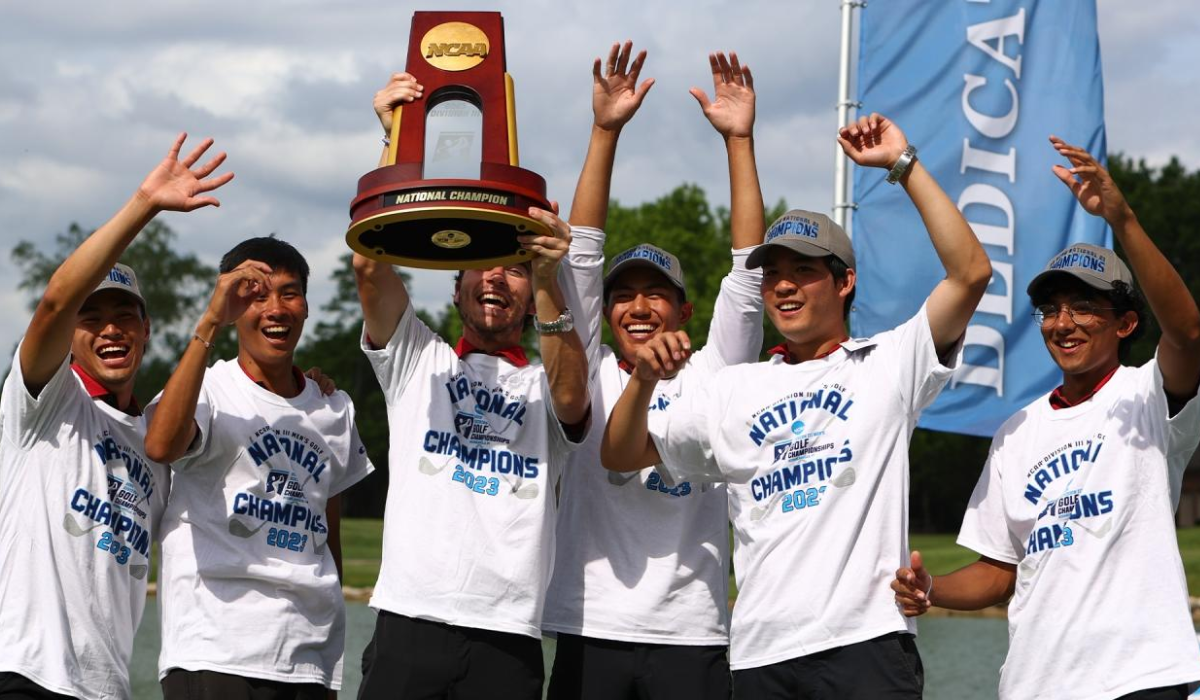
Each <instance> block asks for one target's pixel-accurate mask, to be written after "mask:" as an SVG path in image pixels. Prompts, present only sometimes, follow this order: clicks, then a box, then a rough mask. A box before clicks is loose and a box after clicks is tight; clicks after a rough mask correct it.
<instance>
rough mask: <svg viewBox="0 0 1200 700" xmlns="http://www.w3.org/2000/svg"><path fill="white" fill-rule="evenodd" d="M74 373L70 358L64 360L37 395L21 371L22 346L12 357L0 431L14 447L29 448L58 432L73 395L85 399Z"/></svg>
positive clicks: (1, 403)
mask: <svg viewBox="0 0 1200 700" xmlns="http://www.w3.org/2000/svg"><path fill="white" fill-rule="evenodd" d="M74 374H75V373H74V372H72V371H71V360H70V355H67V356H65V357H63V361H62V364H61V365H59V367H58V369H57V370H55V372H54V376H53V377H51V378H50V381H49V382H47V383H46V386H44V387H43V388H42V390H41V391H40V392H38V395H37V396H34V395H33V394H31V393H29V388H28V387H26V386H25V375H24V373H23V372H22V371H21V346H20V344H18V345H17V351H16V353H15V354H14V355H13V361H12V369H11V370H10V371H9V373H8V378H7V379H5V380H4V395H3V396H2V397H0V429H2V430H3V431H4V437H5V439H7V440H8V441H9V442H10V443H11V444H13V445H17V446H19V447H20V448H22V449H28V448H29V447H32V446H33V445H34V444H35V443H37V442H38V441H39V440H42V439H43V438H45V437H47V436H49V435H52V434H53V433H54V432H55V431H57V430H58V428H59V425H60V423H61V422H62V415H63V413H62V411H63V409H64V408H65V407H66V406H67V405H68V403H69V402H70V401H71V400H72V392H75V394H76V395H78V396H83V395H84V394H83V392H82V390H80V389H79V388H78V386H77V384H76V380H75V376H74Z"/></svg>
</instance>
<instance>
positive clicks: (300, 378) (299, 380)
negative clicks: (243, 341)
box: [238, 360, 308, 392]
mask: <svg viewBox="0 0 1200 700" xmlns="http://www.w3.org/2000/svg"><path fill="white" fill-rule="evenodd" d="M238 367H241V368H242V372H243V373H244V374H245V375H246V376H247V377H249V378H250V381H252V382H254V383H255V384H257V385H259V386H261V387H262V388H264V389H267V383H266V382H265V381H264V380H262V379H258V378H256V377H255V376H254V375H253V374H250V370H248V369H246V366H245V365H243V364H242V361H241V360H238ZM292 378H294V379H295V380H296V388H297V389H299V390H300V391H301V392H303V391H304V385H305V384H306V383H307V381H308V380H306V379H305V378H304V372H301V371H300V368H299V367H297V366H296V365H292ZM267 391H270V389H267Z"/></svg>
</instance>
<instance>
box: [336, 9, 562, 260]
mask: <svg viewBox="0 0 1200 700" xmlns="http://www.w3.org/2000/svg"><path fill="white" fill-rule="evenodd" d="M406 70H407V71H408V72H409V73H411V74H412V75H413V76H414V77H415V78H416V79H417V81H418V82H419V83H421V85H422V86H423V87H424V96H423V97H421V98H419V99H417V100H415V101H413V102H410V103H407V104H405V105H403V106H397V107H396V109H395V111H394V113H393V117H392V133H391V139H390V140H391V143H390V145H389V146H388V149H389V151H388V157H387V163H388V165H384V166H383V167H380V168H379V169H377V170H374V171H372V172H370V173H367V174H366V175H364V176H363V177H362V178H361V179H360V180H359V181H358V195H357V196H356V197H355V198H354V200H353V201H352V202H351V203H350V229H349V230H348V231H347V232H346V242H347V243H348V244H349V245H350V247H351V248H353V249H354V250H355V251H356V252H358V253H361V254H362V255H365V256H367V257H370V258H374V259H376V260H381V261H384V262H388V263H392V264H395V265H405V266H409V267H424V268H433V269H443V270H445V269H463V268H489V267H494V266H496V265H507V264H511V263H513V262H521V261H525V260H529V259H531V258H532V257H533V253H530V252H529V251H526V250H523V249H522V248H521V247H520V244H519V243H518V242H517V236H519V235H523V234H535V233H536V234H543V235H550V234H551V232H550V230H549V229H548V228H547V227H546V226H545V225H544V224H542V223H541V222H540V221H538V220H536V219H534V218H532V217H530V216H529V207H531V206H536V207H541V208H543V209H549V208H550V203H549V201H548V200H547V199H546V181H545V180H544V179H543V178H542V177H541V176H540V175H538V174H537V173H534V172H531V171H529V170H525V169H523V168H521V167H519V165H518V157H517V120H516V105H515V103H514V101H513V80H512V77H511V76H510V75H509V74H508V72H507V71H506V68H505V60H504V19H503V18H502V17H501V16H500V13H498V12H417V13H414V14H413V20H412V31H411V33H410V34H409V43H408V65H407V66H406Z"/></svg>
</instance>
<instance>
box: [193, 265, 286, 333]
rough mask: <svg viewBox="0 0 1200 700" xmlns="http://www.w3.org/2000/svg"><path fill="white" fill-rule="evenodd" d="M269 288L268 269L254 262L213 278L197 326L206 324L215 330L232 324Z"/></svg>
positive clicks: (269, 269)
mask: <svg viewBox="0 0 1200 700" xmlns="http://www.w3.org/2000/svg"><path fill="white" fill-rule="evenodd" d="M270 289H271V267H270V266H269V265H267V264H266V263H261V262H258V261H257V260H247V261H245V262H243V263H242V264H241V265H238V266H237V267H235V268H234V269H232V270H230V271H229V272H226V273H225V274H223V275H221V276H220V277H218V278H217V286H216V289H214V290H213V295H212V299H211V300H210V301H209V302H208V310H207V311H205V312H204V319H203V320H202V321H201V324H203V323H205V322H208V323H210V324H212V325H214V326H216V327H217V328H223V327H225V326H228V325H231V324H233V323H234V322H236V321H237V320H238V319H239V318H241V316H242V314H244V313H246V309H248V308H250V305H251V304H253V303H254V300H255V299H257V298H258V297H259V296H260V295H263V294H266V293H267V292H268V291H269V290H270Z"/></svg>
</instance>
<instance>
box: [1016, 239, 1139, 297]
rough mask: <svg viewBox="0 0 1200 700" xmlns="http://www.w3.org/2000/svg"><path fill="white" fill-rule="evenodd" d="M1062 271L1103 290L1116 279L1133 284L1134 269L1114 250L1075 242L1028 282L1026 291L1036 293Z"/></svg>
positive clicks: (1030, 293)
mask: <svg viewBox="0 0 1200 700" xmlns="http://www.w3.org/2000/svg"><path fill="white" fill-rule="evenodd" d="M1059 275H1070V276H1071V277H1074V278H1075V279H1077V280H1080V281H1081V282H1083V283H1084V284H1087V285H1088V286H1089V287H1092V288H1093V289H1099V290H1101V291H1104V292H1109V291H1112V290H1113V289H1115V288H1116V283H1117V282H1121V283H1123V284H1126V285H1129V286H1130V287H1132V286H1133V273H1131V272H1130V271H1129V267H1128V266H1126V265H1125V261H1124V260H1122V259H1121V258H1119V257H1118V256H1117V254H1116V253H1115V252H1113V251H1111V250H1109V249H1108V248H1101V247H1100V246H1098V245H1092V244H1091V243H1075V244H1073V245H1070V246H1068V247H1067V248H1066V249H1065V250H1063V251H1062V252H1060V253H1059V254H1058V255H1055V256H1054V257H1053V258H1051V259H1050V262H1049V263H1048V264H1047V265H1046V269H1045V270H1042V271H1041V272H1040V273H1038V276H1037V277H1034V278H1033V280H1032V281H1030V282H1029V286H1028V287H1026V288H1025V291H1026V293H1028V294H1029V296H1031V297H1032V296H1034V293H1035V292H1036V291H1037V288H1038V287H1040V286H1042V285H1043V284H1044V283H1045V282H1047V281H1048V280H1050V279H1052V278H1054V277H1057V276H1059Z"/></svg>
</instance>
